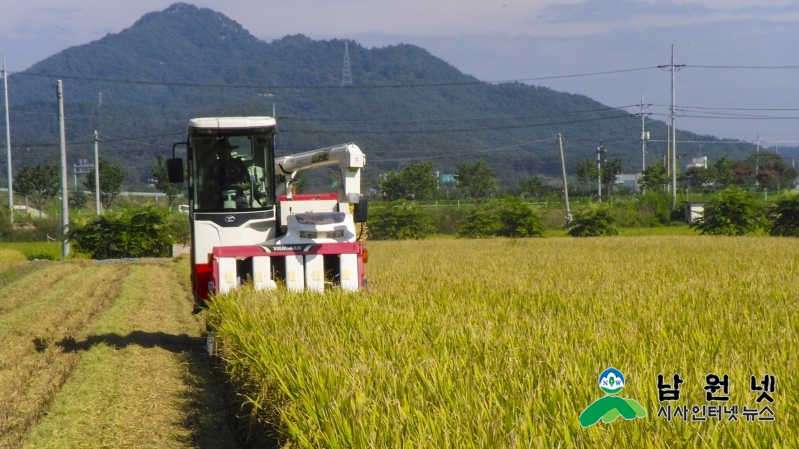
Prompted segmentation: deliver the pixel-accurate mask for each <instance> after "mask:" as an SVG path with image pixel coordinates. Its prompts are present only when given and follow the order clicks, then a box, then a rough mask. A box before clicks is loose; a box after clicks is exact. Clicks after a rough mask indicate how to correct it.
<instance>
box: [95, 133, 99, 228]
mask: <svg viewBox="0 0 799 449" xmlns="http://www.w3.org/2000/svg"><path fill="white" fill-rule="evenodd" d="M99 142H100V138H99V137H97V131H96V130H95V131H94V212H95V213H96V214H97V216H98V217H99V216H100V150H99V148H97V146H98V145H97V144H98V143H99Z"/></svg>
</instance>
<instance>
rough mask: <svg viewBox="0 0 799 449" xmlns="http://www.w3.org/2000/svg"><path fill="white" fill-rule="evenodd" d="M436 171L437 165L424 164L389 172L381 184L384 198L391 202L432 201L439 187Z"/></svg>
mask: <svg viewBox="0 0 799 449" xmlns="http://www.w3.org/2000/svg"><path fill="white" fill-rule="evenodd" d="M434 171H435V164H433V163H432V162H422V163H419V164H411V165H409V166H407V167H403V168H402V170H400V171H398V172H395V171H390V172H388V174H387V175H386V179H385V180H383V182H381V183H380V188H381V190H382V191H383V197H384V198H385V199H387V200H389V201H395V200H428V199H431V198H432V197H433V194H434V193H435V191H436V187H438V180H437V179H436V177H435V176H434V173H433V172H434Z"/></svg>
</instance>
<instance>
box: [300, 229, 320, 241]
mask: <svg viewBox="0 0 799 449" xmlns="http://www.w3.org/2000/svg"><path fill="white" fill-rule="evenodd" d="M300 238H301V239H315V238H316V232H313V231H300Z"/></svg>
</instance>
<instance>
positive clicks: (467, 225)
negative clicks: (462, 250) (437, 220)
mask: <svg viewBox="0 0 799 449" xmlns="http://www.w3.org/2000/svg"><path fill="white" fill-rule="evenodd" d="M501 228H502V223H501V222H500V221H499V216H498V215H497V213H496V212H494V211H491V210H485V209H480V208H476V209H474V210H472V211H471V212H470V213H469V215H467V216H466V218H464V219H463V221H462V222H461V224H460V226H458V231H457V233H456V235H457V236H458V238H461V237H466V238H472V239H479V238H486V237H493V236H495V235H497V233H498V232H499V230H500V229H501Z"/></svg>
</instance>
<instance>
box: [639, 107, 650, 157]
mask: <svg viewBox="0 0 799 449" xmlns="http://www.w3.org/2000/svg"><path fill="white" fill-rule="evenodd" d="M645 117H646V114H644V93H643V92H641V172H643V171H644V170H646V141H647V139H649V136H647V133H646V126H645V125H644V121H645V120H646V119H645Z"/></svg>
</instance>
